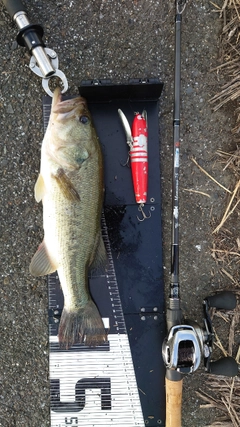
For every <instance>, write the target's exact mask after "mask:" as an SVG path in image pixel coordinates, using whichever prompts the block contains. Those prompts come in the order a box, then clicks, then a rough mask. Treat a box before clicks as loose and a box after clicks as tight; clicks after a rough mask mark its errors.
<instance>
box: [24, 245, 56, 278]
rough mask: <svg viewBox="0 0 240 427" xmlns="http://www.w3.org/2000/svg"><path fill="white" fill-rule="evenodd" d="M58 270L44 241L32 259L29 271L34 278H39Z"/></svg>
mask: <svg viewBox="0 0 240 427" xmlns="http://www.w3.org/2000/svg"><path fill="white" fill-rule="evenodd" d="M56 270H57V265H56V263H55V262H53V260H52V259H51V258H50V256H49V254H48V252H47V248H46V245H45V242H44V240H43V242H42V243H41V245H40V246H39V247H38V250H37V252H36V253H35V255H34V256H33V258H32V261H31V263H30V266H29V271H30V273H31V274H32V275H33V276H35V277H37V276H45V275H47V274H51V273H54V271H56Z"/></svg>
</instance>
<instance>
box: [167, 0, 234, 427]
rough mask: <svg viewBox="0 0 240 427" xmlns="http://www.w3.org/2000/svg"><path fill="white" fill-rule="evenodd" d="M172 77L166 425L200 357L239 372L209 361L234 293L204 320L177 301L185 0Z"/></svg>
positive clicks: (226, 362) (173, 424) (213, 300)
mask: <svg viewBox="0 0 240 427" xmlns="http://www.w3.org/2000/svg"><path fill="white" fill-rule="evenodd" d="M175 7H176V14H175V76H174V113H173V176H172V243H171V280H170V295H169V303H168V309H167V330H168V335H167V337H166V339H165V340H164V342H163V348H162V354H163V360H164V363H165V366H166V376H165V386H166V427H181V407H182V388H183V377H184V375H185V374H188V373H192V372H194V371H196V369H198V367H199V366H200V363H201V359H202V358H203V359H204V366H205V370H206V371H207V372H211V373H213V374H216V375H223V372H224V375H226V376H229V377H232V376H235V375H237V374H238V364H237V362H236V361H235V360H234V359H233V358H231V357H224V358H221V359H220V360H217V361H215V362H211V356H212V347H213V340H214V331H213V326H212V321H211V317H210V308H211V307H215V308H217V309H225V310H232V309H234V308H235V307H236V296H235V295H234V294H233V293H232V292H228V291H224V292H221V293H218V294H216V295H213V296H210V297H207V298H206V299H205V300H204V301H203V321H204V327H203V328H201V327H200V326H199V325H198V324H197V323H195V322H192V321H189V320H187V321H186V319H184V317H183V314H182V310H181V304H180V283H179V167H180V100H181V23H182V13H183V11H184V10H185V7H186V0H185V1H184V0H183V1H182V0H176V2H175Z"/></svg>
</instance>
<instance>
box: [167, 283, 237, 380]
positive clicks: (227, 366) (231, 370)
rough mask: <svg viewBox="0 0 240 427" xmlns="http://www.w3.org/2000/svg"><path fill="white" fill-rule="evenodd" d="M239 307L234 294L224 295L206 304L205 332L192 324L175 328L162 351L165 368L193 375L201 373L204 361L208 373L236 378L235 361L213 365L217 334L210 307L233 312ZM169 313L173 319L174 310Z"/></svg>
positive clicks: (170, 330) (231, 359)
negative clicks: (215, 335)
mask: <svg viewBox="0 0 240 427" xmlns="http://www.w3.org/2000/svg"><path fill="white" fill-rule="evenodd" d="M236 303H237V301H236V296H235V295H234V294H233V293H232V292H228V291H224V292H221V293H219V294H216V295H213V296H210V297H208V298H206V299H205V300H204V301H203V312H204V319H203V320H204V328H203V329H202V328H201V327H200V326H199V325H198V324H197V323H195V322H191V321H189V322H186V323H183V324H176V325H172V326H171V328H170V329H169V334H168V337H167V338H166V339H165V340H164V343H163V349H162V352H163V360H164V363H165V365H166V368H167V369H170V370H175V371H177V372H179V373H180V374H188V373H192V372H194V371H196V370H197V369H198V367H199V365H200V363H201V359H202V358H203V360H204V366H205V369H206V371H207V372H210V373H212V374H216V375H225V376H229V377H232V376H235V375H237V374H238V364H237V362H236V361H235V359H233V358H232V357H224V358H221V359H219V360H217V361H216V362H211V356H212V347H213V341H214V332H213V326H212V321H211V318H210V314H209V309H210V308H211V307H215V308H217V309H224V310H232V309H234V308H235V307H236ZM174 311H175V310H174ZM169 312H170V313H169V314H170V317H171V307H170V309H169Z"/></svg>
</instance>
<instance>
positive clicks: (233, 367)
mask: <svg viewBox="0 0 240 427" xmlns="http://www.w3.org/2000/svg"><path fill="white" fill-rule="evenodd" d="M208 372H210V374H213V375H224V376H225V377H236V376H237V375H238V372H239V370H238V364H237V362H236V360H235V359H234V358H233V357H230V356H229V357H223V358H221V359H219V360H217V361H216V362H211V363H210V364H209V368H208Z"/></svg>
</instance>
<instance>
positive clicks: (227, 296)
mask: <svg viewBox="0 0 240 427" xmlns="http://www.w3.org/2000/svg"><path fill="white" fill-rule="evenodd" d="M205 301H206V302H207V304H208V307H209V308H210V307H216V308H218V309H222V310H233V309H234V308H236V305H237V298H236V295H235V294H234V293H233V292H230V291H223V292H219V293H218V294H216V295H212V296H210V297H207V298H205Z"/></svg>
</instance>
